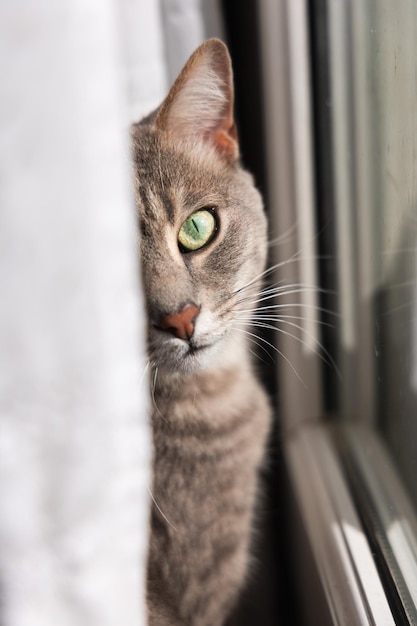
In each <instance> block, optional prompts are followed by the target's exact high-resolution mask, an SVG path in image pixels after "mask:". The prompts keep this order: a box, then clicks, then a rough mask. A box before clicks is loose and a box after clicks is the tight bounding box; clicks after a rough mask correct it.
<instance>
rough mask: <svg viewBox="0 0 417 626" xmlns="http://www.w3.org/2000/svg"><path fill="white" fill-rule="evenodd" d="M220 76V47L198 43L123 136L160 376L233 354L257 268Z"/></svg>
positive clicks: (254, 218) (255, 208) (245, 180)
mask: <svg viewBox="0 0 417 626" xmlns="http://www.w3.org/2000/svg"><path fill="white" fill-rule="evenodd" d="M230 71H231V70H230V61H229V58H228V55H227V52H226V49H225V47H224V46H223V44H221V43H220V42H218V41H210V42H207V43H206V44H204V45H203V46H202V47H201V48H200V49H199V50H198V51H197V52H196V53H195V54H194V55H193V57H191V59H190V61H189V62H188V64H187V66H186V67H185V69H184V70H183V72H182V74H181V75H180V77H179V78H178V79H177V81H176V83H175V84H174V87H173V88H172V90H171V92H170V94H169V96H168V98H167V100H166V101H165V103H164V105H163V106H162V108H161V109H160V111H159V113H158V114H157V116H156V117H153V118H151V119H149V120H148V121H146V120H145V121H144V122H143V123H141V124H138V125H136V126H135V127H134V130H133V144H134V160H135V177H136V188H137V203H138V211H139V220H140V229H141V258H142V270H143V281H144V288H145V295H146V304H147V310H148V343H149V358H150V360H151V361H152V362H153V363H154V364H155V365H156V366H157V367H158V369H159V370H160V371H169V372H190V371H195V370H196V369H199V368H206V367H209V366H210V364H211V363H214V362H215V361H216V359H217V357H218V358H224V352H225V351H228V352H230V350H233V342H232V341H231V337H235V341H240V340H241V339H242V338H243V336H242V335H243V331H244V325H243V323H242V320H243V319H247V317H248V314H247V313H246V311H248V310H249V309H252V308H253V307H254V304H255V302H254V300H255V298H254V292H255V290H256V288H257V287H258V286H259V283H258V282H257V281H256V278H257V277H258V276H259V274H260V273H261V272H262V270H263V268H264V264H265V258H266V234H265V231H266V221H265V217H264V213H263V207H262V201H261V198H260V196H259V193H258V192H257V191H256V189H255V188H254V186H253V182H252V177H251V176H250V175H249V174H248V173H247V172H245V171H244V170H243V169H242V168H241V167H240V166H239V164H238V160H237V158H238V147H237V139H236V132H235V130H234V124H233V118H232V116H231V107H232V97H233V92H232V91H231V77H230ZM216 77H217V83H216V82H215V81H216ZM178 83H179V84H178ZM213 89H217V95H215V96H214V97H213V94H212V92H213ZM208 90H210V94H208ZM172 94H173V95H172ZM210 97H212V101H213V102H212V106H211V107H210V109H209V115H208V113H207V101H208V100H209V98H210ZM199 99H201V102H200V101H199ZM167 102H168V106H167V105H166V103H167ZM216 107H217V109H216ZM181 116H183V117H184V118H185V122H186V123H185V125H184V120H183V119H182V118H181ZM208 117H209V118H210V119H209V120H207V118H208ZM180 118H181V119H180ZM251 281H253V282H251ZM248 285H249V286H248ZM238 317H240V318H241V319H238ZM216 355H217V356H216Z"/></svg>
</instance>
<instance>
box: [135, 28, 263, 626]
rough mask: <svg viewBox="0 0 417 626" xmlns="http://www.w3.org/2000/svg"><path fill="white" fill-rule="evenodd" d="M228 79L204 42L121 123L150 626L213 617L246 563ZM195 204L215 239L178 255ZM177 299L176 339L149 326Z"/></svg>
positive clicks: (203, 625) (249, 509)
mask: <svg viewBox="0 0 417 626" xmlns="http://www.w3.org/2000/svg"><path fill="white" fill-rule="evenodd" d="M204 72H207V73H208V79H207V84H208V83H210V87H206V82H205V80H204ZM216 76H217V78H218V80H217V84H216V85H214V88H215V90H217V91H216V92H215V93H214V95H213V94H212V95H211V98H210V99H207V93H204V90H205V89H209V88H210V89H213V83H215V81H216V78H215V77H216ZM197 77H198V79H197ZM231 85H232V81H231V69H230V60H229V57H228V53H227V50H226V48H225V46H224V44H222V43H221V42H219V41H217V40H210V41H209V42H206V43H205V44H203V46H201V47H200V48H199V49H198V50H197V51H196V53H194V55H193V56H192V58H191V59H190V61H189V62H188V64H187V65H186V67H185V69H184V70H183V72H182V73H181V75H180V77H179V78H178V79H177V81H176V83H175V84H174V86H173V88H172V90H171V92H170V95H169V96H168V98H167V100H166V101H165V103H164V104H163V105H162V107H161V109H160V110H159V112H157V113H156V114H154V115H152V116H149V117H148V118H146V119H145V120H144V121H142V123H139V124H137V125H135V126H134V128H133V150H134V163H135V182H136V190H137V204H138V211H139V219H140V229H141V260H142V272H143V280H144V286H145V295H146V304H147V310H148V320H149V328H148V344H149V360H150V363H151V367H152V374H151V383H152V390H151V391H152V397H153V411H152V426H153V436H154V477H153V485H152V496H153V507H152V515H151V536H150V544H149V563H148V612H149V625H150V626H168V625H169V626H221V625H222V624H224V622H225V619H226V618H227V615H228V614H229V612H230V610H231V608H232V607H233V605H234V603H235V602H236V599H237V597H238V594H239V592H240V591H241V589H242V586H243V584H244V581H245V576H246V573H247V569H248V563H249V558H250V557H249V548H250V540H251V533H252V528H253V522H254V508H255V503H256V498H257V492H258V472H259V468H260V466H261V464H262V460H263V455H264V447H265V440H266V437H267V433H268V430H269V421H270V409H269V404H268V400H267V398H266V395H265V393H264V391H263V390H262V388H261V386H260V384H259V383H258V381H257V378H256V376H255V373H254V368H253V365H252V360H251V353H250V350H249V346H250V344H249V343H248V336H247V335H246V334H245V332H243V331H244V330H245V329H244V326H242V324H237V323H236V320H237V318H238V316H239V311H241V310H243V309H245V310H247V309H249V308H250V309H253V308H254V307H255V300H256V292H257V290H258V289H259V285H260V282H259V280H257V277H258V276H259V275H260V274H261V273H262V271H263V269H264V265H265V260H266V220H265V217H264V213H263V207H262V200H261V198H260V195H259V193H258V192H257V190H256V189H255V187H254V185H253V181H252V177H251V176H250V174H248V173H247V172H246V171H244V169H243V168H242V167H241V165H240V163H239V158H238V145H237V139H236V132H235V129H234V124H233V120H232V115H231V110H232V107H233V91H232V86H231ZM199 90H202V91H203V93H201V94H200V99H203V100H204V103H205V105H207V102H208V101H210V106H211V107H212V109H211V110H210V120H209V124H210V128H208V126H207V125H206V126H205V124H204V116H203V118H202V119H201V120H200V118H199V108H198V101H199ZM190 93H191V94H192V98H191V99H190V101H188V100H187V98H188V95H187V94H190ZM184 94H185V95H184ZM218 94H220V95H218ZM216 103H217V104H216ZM225 103H226V104H225ZM187 106H188V107H190V111H189V114H190V120H191V126H192V128H190V129H188V128H185V126H184V119H186V117H187ZM216 106H217V108H218V110H216ZM206 109H207V106H206ZM173 110H174V112H175V115H174V114H173V113H172V111H173ZM204 110H205V109H204V107H202V109H201V111H202V112H204ZM202 115H203V113H202ZM178 119H179V120H180V123H177V120H178ZM216 120H217V121H216ZM219 129H220V130H219ZM207 207H208V208H211V209H213V210H214V211H215V213H216V215H217V219H218V232H217V233H216V236H215V238H214V239H213V241H212V242H211V243H209V244H208V245H207V246H206V247H205V248H203V249H201V250H199V251H197V252H193V253H183V252H181V251H180V249H179V247H178V243H177V238H178V232H179V229H180V227H181V225H182V223H183V222H184V220H185V219H186V218H188V217H189V216H190V215H191V214H192V213H193V212H195V211H197V210H198V209H201V208H207ZM189 302H193V303H195V304H196V305H198V306H199V307H201V310H200V314H199V315H198V317H197V318H196V324H195V332H194V335H193V336H192V338H191V340H190V343H188V342H187V341H184V340H182V339H178V338H177V337H174V336H172V335H170V334H169V333H168V332H166V331H163V330H160V329H158V328H155V326H158V325H159V323H160V320H161V319H162V318H163V316H164V315H167V314H171V313H175V312H176V311H179V310H180V309H181V308H182V307H183V306H184V305H186V304H187V303H189ZM245 316H246V314H245Z"/></svg>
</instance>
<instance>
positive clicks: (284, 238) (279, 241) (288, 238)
mask: <svg viewBox="0 0 417 626" xmlns="http://www.w3.org/2000/svg"><path fill="white" fill-rule="evenodd" d="M298 226H299V219H297V220H296V221H295V222H294V224H293V225H292V226H290V227H289V228H287V230H285V231H284V232H283V233H282V234H281V235H279V236H278V237H275V239H271V240H270V241H268V246H278V245H280V244H283V243H287V242H288V241H291V240H292V235H293V233H294V232H297V229H298ZM290 235H291V236H290Z"/></svg>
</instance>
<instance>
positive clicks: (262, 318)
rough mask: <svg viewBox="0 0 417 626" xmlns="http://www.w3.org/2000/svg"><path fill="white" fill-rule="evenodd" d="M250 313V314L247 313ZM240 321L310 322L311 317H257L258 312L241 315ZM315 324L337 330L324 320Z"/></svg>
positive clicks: (261, 315)
mask: <svg viewBox="0 0 417 626" xmlns="http://www.w3.org/2000/svg"><path fill="white" fill-rule="evenodd" d="M246 313H248V312H246ZM238 319H241V320H244V321H247V322H249V323H250V321H252V322H258V321H259V322H263V321H265V322H280V321H281V320H283V321H285V320H287V319H289V320H300V321H307V320H310V318H309V317H307V316H306V315H281V314H280V313H279V314H278V313H277V314H276V315H264V314H263V313H261V314H260V315H257V311H255V313H254V314H253V315H250V316H247V317H244V316H241V315H239V317H238ZM314 322H315V323H317V324H320V326H327V327H328V328H335V326H334V324H330V323H329V322H324V321H323V320H318V319H317V320H316V319H315V320H314Z"/></svg>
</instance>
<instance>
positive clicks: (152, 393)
mask: <svg viewBox="0 0 417 626" xmlns="http://www.w3.org/2000/svg"><path fill="white" fill-rule="evenodd" d="M157 376H158V367H157V366H156V365H155V371H154V377H153V381H152V386H151V398H152V404H153V405H154V407H155V409H156V412H157V413H158V415H159V416H160V417H161V418H162V419H163V420H164V422H166V423H167V424H168V425H169V422H168V420H167V418H166V417H164V416H163V415H162V413H161V411H160V410H159V407H158V405H157V404H156V400H155V389H156V379H157Z"/></svg>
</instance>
